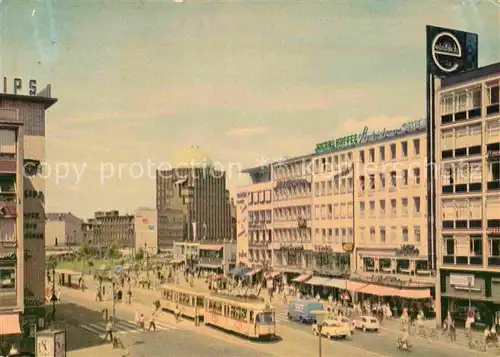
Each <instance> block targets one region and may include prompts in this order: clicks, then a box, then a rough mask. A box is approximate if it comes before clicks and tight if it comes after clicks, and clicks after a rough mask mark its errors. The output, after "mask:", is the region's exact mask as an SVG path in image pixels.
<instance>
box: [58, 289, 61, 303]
mask: <svg viewBox="0 0 500 357" xmlns="http://www.w3.org/2000/svg"><path fill="white" fill-rule="evenodd" d="M57 301H59V302H61V288H59V289H57Z"/></svg>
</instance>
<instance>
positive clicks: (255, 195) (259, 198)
mask: <svg viewBox="0 0 500 357" xmlns="http://www.w3.org/2000/svg"><path fill="white" fill-rule="evenodd" d="M270 202H271V190H262V191H256V192H249V193H248V204H250V205H257V204H264V203H270Z"/></svg>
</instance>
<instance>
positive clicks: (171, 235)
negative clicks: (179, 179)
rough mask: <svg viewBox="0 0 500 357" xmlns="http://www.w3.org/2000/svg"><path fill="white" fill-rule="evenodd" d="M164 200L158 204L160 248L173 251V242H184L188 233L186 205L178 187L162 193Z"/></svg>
mask: <svg viewBox="0 0 500 357" xmlns="http://www.w3.org/2000/svg"><path fill="white" fill-rule="evenodd" d="M161 197H162V200H161V202H158V204H157V205H158V207H159V208H160V209H161V212H160V211H157V216H158V218H157V221H158V228H157V229H158V231H157V235H158V248H159V249H160V250H165V249H172V242H175V241H180V240H183V239H184V237H185V232H186V222H185V219H184V209H185V208H184V203H183V199H182V197H181V192H180V189H179V188H178V187H176V188H174V189H172V190H171V191H170V192H166V191H162V196H161Z"/></svg>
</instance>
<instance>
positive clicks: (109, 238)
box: [83, 211, 135, 249]
mask: <svg viewBox="0 0 500 357" xmlns="http://www.w3.org/2000/svg"><path fill="white" fill-rule="evenodd" d="M134 222H135V218H134V215H131V214H124V215H120V212H119V211H108V212H103V211H98V212H95V213H94V218H90V219H89V220H87V222H85V223H84V224H83V234H84V241H85V242H86V243H88V244H90V245H93V246H95V247H97V248H105V247H109V246H110V245H112V244H114V245H115V246H116V247H117V248H118V249H132V248H134V247H135V243H134V237H135V233H134V232H135V230H134Z"/></svg>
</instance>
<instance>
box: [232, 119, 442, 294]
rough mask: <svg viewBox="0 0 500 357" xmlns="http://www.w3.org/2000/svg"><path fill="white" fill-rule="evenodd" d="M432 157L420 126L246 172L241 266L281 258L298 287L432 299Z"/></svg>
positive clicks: (348, 140)
mask: <svg viewBox="0 0 500 357" xmlns="http://www.w3.org/2000/svg"><path fill="white" fill-rule="evenodd" d="M424 148H425V121H423V120H419V121H413V122H408V123H405V124H403V125H402V126H401V127H399V128H395V129H390V130H386V129H383V130H380V131H374V132H369V130H368V128H365V129H364V130H363V132H362V133H360V134H354V135H349V136H347V137H343V138H339V139H335V140H330V141H328V142H324V143H320V144H318V145H317V147H316V149H315V153H314V154H310V155H306V156H302V157H297V158H292V159H287V160H284V161H280V162H277V163H274V164H270V165H267V166H265V167H258V168H253V169H248V170H245V171H244V172H245V173H248V174H249V175H250V178H251V180H252V184H250V185H248V186H244V187H240V188H239V189H238V196H237V205H238V209H237V212H238V258H239V261H241V262H245V260H244V259H243V258H244V257H245V254H247V260H246V262H247V263H250V264H255V262H256V261H257V262H261V261H265V258H262V257H266V256H267V255H268V254H271V256H272V265H273V267H274V268H275V269H276V270H278V271H282V272H285V273H286V274H284V275H285V276H286V277H287V278H288V280H290V279H289V278H291V277H295V278H294V279H293V280H294V281H295V282H302V281H304V280H305V279H307V278H308V277H309V276H310V275H313V274H314V275H315V277H313V279H311V280H310V281H308V283H311V285H318V286H321V285H325V286H329V287H334V288H339V289H343V288H345V287H346V285H347V287H348V290H351V291H356V292H363V293H366V294H375V295H379V296H386V295H390V294H393V295H398V296H403V297H406V298H412V297H415V298H422V297H430V292H431V291H430V287H433V284H434V280H433V279H434V277H433V276H432V273H431V272H430V270H429V268H428V267H427V259H428V249H427V239H426V232H427V231H426V215H425V209H424V208H425V207H426V206H425V204H426V186H425V182H426V181H425V162H426V161H425V152H424V151H423V150H424ZM266 190H271V192H272V195H271V196H269V198H268V199H267V197H266ZM260 192H263V193H262V195H261V196H259V193H260ZM255 212H257V213H255ZM266 212H268V213H266ZM271 212H272V214H271ZM267 215H269V217H268V216H267ZM254 222H257V224H259V226H258V229H256V228H255V223H254ZM247 230H248V233H247ZM262 236H263V237H264V238H261V237H262ZM246 237H248V239H246ZM270 250H272V252H269V253H267V251H270ZM261 251H264V252H266V254H265V255H262V253H260V252H261ZM256 252H258V253H256ZM299 274H300V275H299ZM349 274H350V275H351V278H352V279H353V282H351V283H350V285H349V284H348V282H346V277H347V275H349ZM297 275H298V276H297ZM335 277H342V278H343V279H338V278H337V279H336V278H335ZM354 280H362V281H363V283H359V284H356V283H355V281H354ZM367 281H368V282H369V283H368V284H367V283H366V282H367ZM391 286H392V287H391ZM395 286H397V289H396V287H395ZM402 286H404V287H405V288H408V289H405V290H404V291H402V290H401V287H402ZM361 287H363V290H362V291H361ZM417 287H418V288H420V290H417V291H416V290H415V289H416V288H417Z"/></svg>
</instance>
